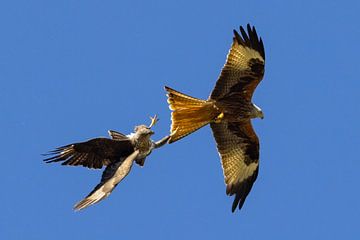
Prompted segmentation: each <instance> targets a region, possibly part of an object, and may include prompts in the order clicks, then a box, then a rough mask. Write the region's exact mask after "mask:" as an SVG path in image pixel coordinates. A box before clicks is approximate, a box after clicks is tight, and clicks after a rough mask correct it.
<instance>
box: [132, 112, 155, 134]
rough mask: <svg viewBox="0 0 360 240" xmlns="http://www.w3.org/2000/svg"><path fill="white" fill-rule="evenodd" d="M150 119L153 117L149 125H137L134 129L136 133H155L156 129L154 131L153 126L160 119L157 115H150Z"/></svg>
mask: <svg viewBox="0 0 360 240" xmlns="http://www.w3.org/2000/svg"><path fill="white" fill-rule="evenodd" d="M150 119H151V123H150V125H149V126H146V125H139V126H136V127H135V129H134V132H135V134H137V135H139V136H151V135H153V134H154V131H152V130H151V128H152V127H153V126H154V125H155V124H156V123H157V121H159V119H158V118H157V116H156V115H155V116H154V117H150Z"/></svg>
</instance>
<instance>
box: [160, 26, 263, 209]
mask: <svg viewBox="0 0 360 240" xmlns="http://www.w3.org/2000/svg"><path fill="white" fill-rule="evenodd" d="M240 33H241V35H240V34H239V33H238V32H236V31H235V30H234V39H233V44H232V47H231V49H230V51H229V54H228V56H227V60H226V63H225V65H224V67H223V69H222V71H221V74H220V76H219V79H218V81H217V82H216V85H215V87H214V89H213V91H212V93H211V94H210V96H209V98H208V99H207V100H202V99H198V98H194V97H191V96H189V95H186V94H183V93H180V92H178V91H175V90H174V89H171V88H169V87H165V90H166V91H167V92H168V94H167V96H168V103H169V106H170V109H171V110H172V113H171V120H172V124H171V133H172V136H171V138H170V140H169V143H172V142H175V141H178V140H179V139H181V138H183V137H185V136H187V135H189V134H191V133H192V132H194V131H196V130H197V129H199V128H201V127H203V126H205V125H207V124H210V126H211V129H212V131H213V135H214V138H215V140H216V143H217V149H218V152H219V154H220V157H221V162H222V167H223V172H224V176H225V183H226V193H227V194H229V195H235V200H234V203H233V206H232V211H234V210H235V209H236V207H237V206H239V208H241V207H242V205H243V204H244V202H245V199H246V197H247V195H248V193H249V192H250V190H251V187H252V185H253V183H254V182H255V180H256V178H257V174H258V165H259V163H258V162H259V140H258V137H257V136H256V134H255V132H254V130H253V128H252V125H251V119H253V118H263V117H264V116H263V112H262V111H261V109H260V108H259V107H258V106H256V105H255V104H253V103H252V95H253V92H254V90H255V88H256V86H257V85H258V84H259V82H260V81H261V79H262V78H263V75H264V65H265V51H264V46H263V43H262V40H261V38H260V39H259V38H258V36H257V33H256V30H255V28H254V27H253V28H251V27H250V25H248V26H247V33H246V31H245V30H244V29H243V28H242V27H240Z"/></svg>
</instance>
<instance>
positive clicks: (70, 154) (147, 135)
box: [44, 116, 170, 210]
mask: <svg viewBox="0 0 360 240" xmlns="http://www.w3.org/2000/svg"><path fill="white" fill-rule="evenodd" d="M156 121H157V119H156V116H155V118H152V123H151V124H150V126H149V127H148V126H145V125H140V126H137V127H135V130H134V133H131V134H129V135H124V134H122V133H119V132H116V131H109V135H110V137H111V139H108V138H94V139H91V140H89V141H86V142H81V143H73V144H69V145H66V146H63V147H59V148H57V149H56V150H54V151H52V152H50V155H53V156H52V157H49V158H47V159H45V160H44V161H45V162H47V163H51V162H62V165H72V166H78V165H82V166H84V167H88V168H102V167H103V166H106V168H105V170H104V172H103V174H102V177H101V181H100V183H99V184H98V185H97V186H96V187H95V188H94V190H93V191H92V192H90V193H89V195H87V196H86V198H84V199H83V200H81V201H80V202H78V203H77V204H76V205H75V207H74V209H75V210H81V209H83V208H86V207H88V206H89V205H91V204H94V203H97V202H99V201H101V200H102V199H104V198H106V197H107V196H109V195H110V193H111V192H112V191H113V190H114V188H115V187H116V186H117V185H118V184H119V182H121V181H122V180H123V179H124V178H125V177H126V176H127V175H128V174H129V172H130V170H131V167H132V165H133V163H134V161H135V162H136V163H137V164H139V165H140V166H143V165H144V163H145V159H146V157H147V156H148V155H149V154H150V153H151V152H152V150H154V149H155V148H159V147H161V146H163V145H164V144H165V143H166V142H167V141H168V139H169V138H170V136H167V137H164V138H163V139H161V140H160V141H157V142H154V141H152V140H151V135H152V134H154V132H153V131H152V130H151V127H152V126H153V125H154V124H155V123H156Z"/></svg>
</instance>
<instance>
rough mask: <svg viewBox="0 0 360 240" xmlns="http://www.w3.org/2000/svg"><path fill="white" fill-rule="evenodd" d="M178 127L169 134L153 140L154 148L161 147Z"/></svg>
mask: <svg viewBox="0 0 360 240" xmlns="http://www.w3.org/2000/svg"><path fill="white" fill-rule="evenodd" d="M177 130H178V129H175V131H173V132H172V133H171V134H170V135H168V136H166V137H164V138H163V139H161V140H159V141H157V142H155V146H154V148H159V147H162V146H164V145H165V144H166V143H167V142H168V141H169V140H170V138H171V137H172V136H173V135H174V134H175V133H176V132H177Z"/></svg>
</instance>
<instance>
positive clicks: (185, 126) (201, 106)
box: [165, 87, 219, 143]
mask: <svg viewBox="0 0 360 240" xmlns="http://www.w3.org/2000/svg"><path fill="white" fill-rule="evenodd" d="M165 90H166V91H167V92H168V93H167V97H168V103H169V108H170V109H171V110H172V111H173V112H172V113H171V134H172V136H171V138H170V140H169V143H172V142H175V141H177V140H179V139H181V138H183V137H185V136H187V135H189V134H190V133H192V132H194V131H196V130H198V129H199V128H201V127H203V126H205V125H206V124H208V123H210V122H211V121H212V120H214V119H215V118H216V117H217V116H218V114H219V113H218V110H217V109H216V108H215V107H214V104H213V103H212V102H209V101H205V100H201V99H198V98H193V97H190V96H188V95H185V94H183V93H180V92H178V91H175V90H174V89H171V88H169V87H165Z"/></svg>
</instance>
